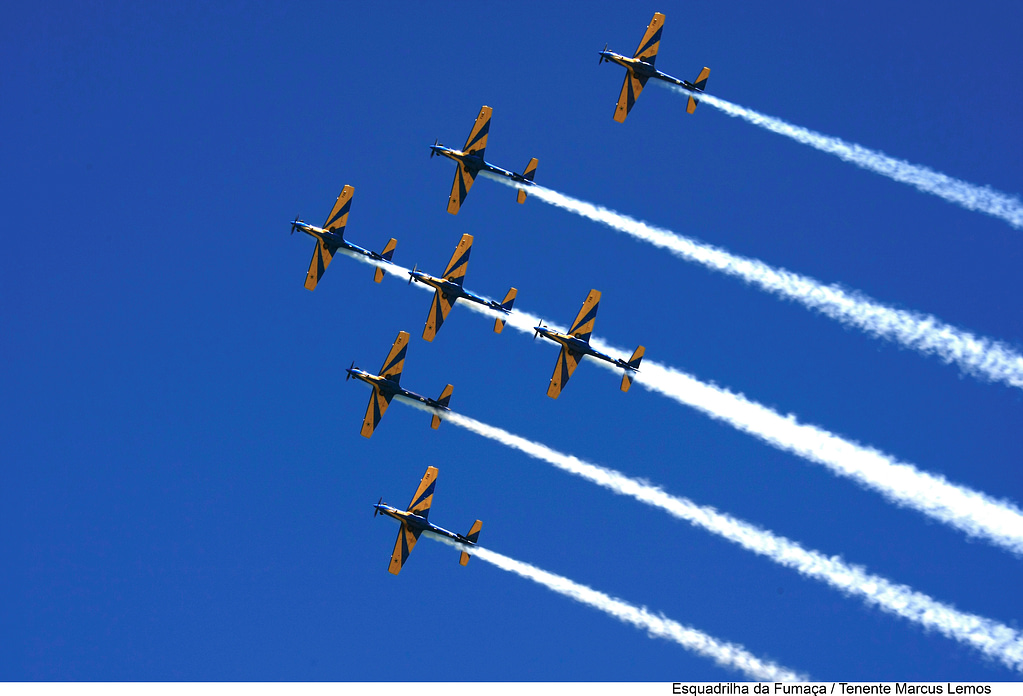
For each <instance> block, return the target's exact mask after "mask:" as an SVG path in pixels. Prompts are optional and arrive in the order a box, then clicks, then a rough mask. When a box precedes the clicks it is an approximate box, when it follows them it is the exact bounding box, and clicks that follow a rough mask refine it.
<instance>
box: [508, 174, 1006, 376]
mask: <svg viewBox="0 0 1023 696" xmlns="http://www.w3.org/2000/svg"><path fill="white" fill-rule="evenodd" d="M489 178H492V179H494V180H495V181H500V182H501V183H503V184H505V185H507V186H511V187H513V188H514V187H515V183H514V182H511V181H509V180H507V179H505V178H504V177H498V176H491V177H489ZM529 195H530V196H534V197H536V198H539V199H540V200H542V201H544V202H545V203H549V204H551V205H553V206H555V207H558V208H561V209H563V210H567V211H569V212H572V213H575V214H577V215H580V216H582V217H585V218H588V219H590V220H593V221H594V222H599V223H602V224H604V225H607V226H608V227H610V228H611V229H614V230H617V231H619V232H624V233H626V234H628V235H630V236H632V237H635V238H636V239H641V240H643V241H645V242H649V243H650V244H653V245H654V246H657V247H661V248H662V249H667V250H668V251H671V252H672V253H673V254H675V255H676V256H678V257H680V258H683V259H685V260H687V261H694V262H696V263H699V264H701V265H703V266H706V267H707V268H711V269H713V270H716V271H720V272H722V273H725V274H726V275H730V276H734V277H737V278H741V279H742V280H745V281H746V282H748V283H750V284H751V285H756V286H758V287H759V288H761V289H762V290H766V291H767V292H770V293H773V294H775V295H778V296H779V297H784V298H786V299H790V300H793V301H795V302H798V303H800V304H802V305H803V306H805V307H808V308H810V309H812V310H815V311H818V312H820V313H821V314H824V315H825V316H828V317H831V318H832V319H835V320H837V321H839V322H841V323H843V324H845V325H847V326H853V327H856V328H857V329H860V330H861V331H865V332H866V333H868V334H871V335H873V336H877V337H878V338H886V339H888V340H890V341H895V342H897V343H900V344H902V345H904V346H906V347H907V348H912V349H913V350H916V351H918V352H920V353H923V354H924V355H936V356H938V357H939V358H940V359H941V360H943V361H944V362H946V363H952V364H955V365H958V366H959V367H960V368H961V369H962V370H964V371H965V372H967V373H969V374H971V375H974V376H975V377H979V378H984V379H988V380H991V381H998V382H1003V383H1005V384H1008V385H1010V386H1013V387H1019V388H1023V355H1020V354H1019V353H1017V352H1015V351H1013V350H1012V349H1011V348H1009V347H1008V346H1007V345H1005V344H1004V343H1001V342H999V341H994V340H992V339H989V338H983V337H978V336H974V335H973V334H971V333H969V332H968V331H964V330H963V329H959V328H957V327H955V326H952V325H951V324H946V323H944V322H942V321H941V320H939V319H938V318H936V317H933V316H930V315H927V314H920V313H917V312H911V311H907V310H902V309H895V308H894V307H888V306H886V305H883V304H881V303H880V302H877V301H876V300H872V299H870V298H868V297H866V296H863V295H860V294H858V293H857V294H852V293H849V292H847V291H846V290H843V289H842V288H840V287H838V286H837V285H824V284H822V283H821V282H819V281H817V280H815V279H813V278H810V277H809V276H803V275H799V274H797V273H793V272H791V271H787V270H785V269H780V268H774V267H772V266H769V265H768V264H766V263H764V262H763V261H758V260H756V259H750V258H746V257H743V256H736V255H734V254H731V253H729V252H727V251H725V250H724V249H721V248H718V247H715V246H712V245H710V244H704V243H702V242H697V241H695V240H693V239H690V238H689V237H684V236H682V235H679V234H676V233H675V232H672V231H670V230H666V229H662V228H659V227H654V226H653V225H649V224H647V223H645V222H642V221H640V220H636V219H634V218H631V217H628V216H627V215H622V214H621V213H618V212H615V211H613V210H610V209H608V208H605V207H603V206H599V205H595V204H593V203H588V202H586V201H582V200H579V199H577V198H572V197H571V196H567V195H565V194H563V193H560V192H558V191H554V190H553V189H549V188H544V187H543V186H538V185H534V186H530V187H529Z"/></svg>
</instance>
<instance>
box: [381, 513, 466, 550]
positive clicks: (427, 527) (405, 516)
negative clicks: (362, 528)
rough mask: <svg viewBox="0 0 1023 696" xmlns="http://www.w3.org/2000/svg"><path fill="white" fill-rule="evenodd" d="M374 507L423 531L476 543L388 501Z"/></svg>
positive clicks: (462, 541)
mask: <svg viewBox="0 0 1023 696" xmlns="http://www.w3.org/2000/svg"><path fill="white" fill-rule="evenodd" d="M373 507H375V508H376V509H377V511H378V512H381V513H383V514H385V515H388V516H390V517H393V518H394V519H396V520H398V521H399V522H404V523H405V524H407V525H408V526H409V527H412V528H413V529H418V530H420V531H423V532H433V533H434V534H439V535H441V536H446V537H448V538H449V539H454V540H455V541H458V542H461V543H463V544H469V545H470V546H475V544H473V542H471V541H469V540H468V539H466V538H465V537H464V536H462V535H461V534H456V533H455V532H449V531H448V530H446V529H444V528H443V527H438V526H437V525H435V524H432V523H431V522H430V521H429V520H427V519H426V518H425V517H420V516H419V515H417V514H416V513H414V512H409V511H408V510H399V509H398V508H395V507H391V506H390V505H388V504H387V503H377V504H376V505H374V506H373Z"/></svg>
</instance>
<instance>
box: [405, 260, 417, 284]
mask: <svg viewBox="0 0 1023 696" xmlns="http://www.w3.org/2000/svg"><path fill="white" fill-rule="evenodd" d="M417 270H419V264H418V263H417V264H413V265H412V273H415V272H416V271H417ZM412 273H409V274H408V284H409V285H412V279H413V278H415V276H414V275H412Z"/></svg>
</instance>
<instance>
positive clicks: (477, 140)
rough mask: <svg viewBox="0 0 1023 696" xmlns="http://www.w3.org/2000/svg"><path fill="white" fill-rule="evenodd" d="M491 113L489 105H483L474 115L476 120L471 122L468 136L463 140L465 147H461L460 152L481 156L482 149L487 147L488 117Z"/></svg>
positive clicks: (492, 111)
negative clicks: (476, 114)
mask: <svg viewBox="0 0 1023 696" xmlns="http://www.w3.org/2000/svg"><path fill="white" fill-rule="evenodd" d="M493 113H494V110H493V109H491V108H490V107H489V106H484V107H483V108H481V109H480V115H479V116H477V117H476V122H475V123H474V124H472V130H471V131H470V132H469V137H468V138H467V139H466V141H465V147H463V148H462V152H464V153H466V154H476V155H479V156H480V157H482V156H483V151H484V150H486V149H487V136H488V135H489V134H490V117H491V116H492V115H493Z"/></svg>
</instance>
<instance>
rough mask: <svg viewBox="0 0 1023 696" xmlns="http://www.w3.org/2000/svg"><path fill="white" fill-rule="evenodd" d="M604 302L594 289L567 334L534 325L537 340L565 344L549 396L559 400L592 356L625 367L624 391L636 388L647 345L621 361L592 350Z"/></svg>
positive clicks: (555, 368) (549, 389)
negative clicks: (599, 309)
mask: <svg viewBox="0 0 1023 696" xmlns="http://www.w3.org/2000/svg"><path fill="white" fill-rule="evenodd" d="M599 303H600V291H599V290H590V294H589V295H587V296H586V301H585V302H583V306H582V309H580V310H579V314H578V315H577V316H576V318H575V321H574V322H573V323H572V328H571V329H570V330H569V332H568V333H567V334H563V333H561V332H560V331H554V330H552V329H548V328H547V327H546V326H544V325H543V323H542V322H541V323H540V325H539V326H534V327H533V329H534V333H533V340H536V337H537V336H543V337H544V338H549V339H550V340H552V341H554V342H555V343H560V344H561V354H560V355H558V364H557V365H555V366H554V376H553V377H551V383H550V386H548V387H547V396H549V397H551V398H552V399H557V398H558V394H560V393H561V390H562V389H563V388H564V387H565V385H566V384H568V378H569V377H571V376H572V373H573V372H575V368H576V366H577V365H578V364H579V362H580V361H581V360H582V359H583V356H584V355H591V356H593V357H594V358H600V359H601V360H606V361H607V362H609V363H611V364H612V365H615V366H617V367H621V368H624V370H625V373H624V374H623V375H622V391H623V392H627V391H629V387H631V386H632V373H633V372H639V363H640V361H642V360H643V353H644V352H645V351H646V349H645V348H643V346H640V347H639V348H637V349H636V352H634V353H633V354H632V357H631V358H629V360H628V361H625V360H622V359H620V358H612V357H611V356H610V355H606V354H604V353H601V352H600V351H599V350H594V349H593V348H590V334H592V333H593V323H594V322H595V321H596V320H597V305H598V304H599Z"/></svg>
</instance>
